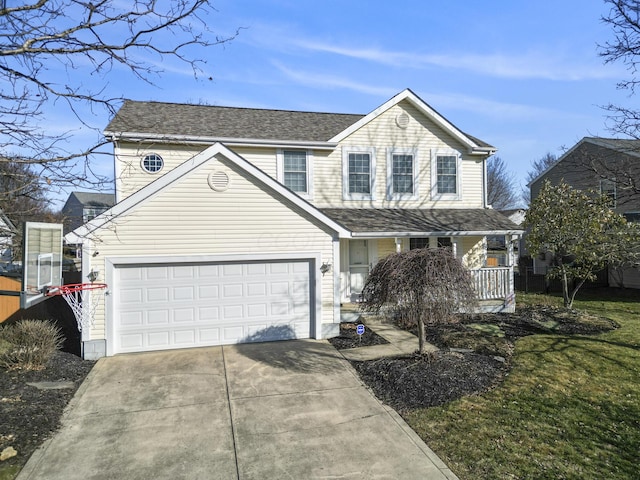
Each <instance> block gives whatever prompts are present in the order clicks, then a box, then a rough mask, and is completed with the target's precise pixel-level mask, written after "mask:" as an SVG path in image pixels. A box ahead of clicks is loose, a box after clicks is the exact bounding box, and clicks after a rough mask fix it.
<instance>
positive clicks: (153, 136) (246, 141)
mask: <svg viewBox="0 0 640 480" xmlns="http://www.w3.org/2000/svg"><path fill="white" fill-rule="evenodd" d="M103 133H104V135H105V137H107V138H109V139H111V140H112V141H113V142H117V141H123V140H124V141H131V142H136V141H140V140H142V141H150V140H152V141H153V142H154V143H170V144H175V143H178V144H187V145H213V144H215V143H224V144H225V145H227V146H233V147H256V146H260V147H271V148H303V149H310V148H313V149H314V150H334V149H335V148H336V146H337V145H338V143H337V142H316V141H302V140H301V141H296V140H277V139H264V140H262V139H256V138H231V137H206V136H198V135H167V134H163V133H140V132H112V131H109V130H105V131H104V132H103Z"/></svg>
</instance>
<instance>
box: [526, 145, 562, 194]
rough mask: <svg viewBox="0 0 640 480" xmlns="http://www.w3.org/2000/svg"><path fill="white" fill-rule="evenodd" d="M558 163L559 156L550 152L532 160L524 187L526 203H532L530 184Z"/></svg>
mask: <svg viewBox="0 0 640 480" xmlns="http://www.w3.org/2000/svg"><path fill="white" fill-rule="evenodd" d="M556 163H558V157H556V156H555V155H554V154H553V153H550V152H547V153H546V154H545V155H544V156H542V157H540V158H539V159H537V160H533V161H532V162H531V170H529V171H528V172H527V178H526V182H527V185H526V186H524V187H523V188H522V200H524V202H525V204H527V205H529V203H531V189H530V188H529V184H530V183H531V182H532V181H534V180H535V179H536V178H538V177H539V176H540V175H541V174H542V173H544V172H545V171H546V170H547V169H548V168H550V167H552V166H554V165H555V164H556Z"/></svg>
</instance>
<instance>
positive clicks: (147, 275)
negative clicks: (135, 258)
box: [114, 261, 311, 353]
mask: <svg viewBox="0 0 640 480" xmlns="http://www.w3.org/2000/svg"><path fill="white" fill-rule="evenodd" d="M309 265H310V264H309V262H308V261H292V262H252V263H246V264H241V263H237V264H235V263H233V264H231V263H228V264H186V265H183V264H179V265H157V266H145V265H137V266H130V267H129V266H127V267H117V268H116V275H115V278H116V288H115V289H114V290H115V291H116V295H115V296H114V303H115V309H114V310H115V314H114V339H115V345H114V350H115V352H116V353H119V352H133V351H145V350H157V349H167V348H184V347H187V346H208V345H220V344H230V343H239V342H247V341H268V340H282V339H288V338H309V337H310V336H311V313H310V312H311V310H310V305H311V293H310V285H311V282H310V280H309V275H310V268H309Z"/></svg>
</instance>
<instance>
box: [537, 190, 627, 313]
mask: <svg viewBox="0 0 640 480" xmlns="http://www.w3.org/2000/svg"><path fill="white" fill-rule="evenodd" d="M610 202H611V200H610V198H608V197H606V196H603V195H599V194H596V193H595V192H585V191H581V190H576V189H574V188H572V187H571V186H569V185H567V184H566V183H564V182H561V183H560V184H559V185H551V183H550V182H549V181H546V182H545V183H544V185H543V186H542V189H541V190H540V194H539V195H538V197H536V198H535V199H534V200H533V201H532V202H531V205H530V207H529V211H528V212H527V216H526V219H525V223H524V226H525V228H526V229H528V230H529V231H528V233H527V236H526V245H527V249H528V250H529V252H531V254H532V255H539V254H547V255H549V254H550V255H551V265H550V267H549V269H548V270H547V278H558V279H560V281H561V283H562V295H563V298H564V306H565V307H566V308H571V307H572V306H573V300H574V299H575V296H576V293H577V292H578V290H579V289H580V288H581V287H582V286H583V285H584V283H585V282H586V281H587V280H594V279H595V277H596V273H597V272H598V271H599V270H602V269H603V268H605V267H606V266H607V264H608V262H609V261H614V260H615V259H618V258H620V257H621V256H623V255H624V253H623V249H624V245H625V241H624V238H625V237H626V236H627V235H628V234H629V233H631V232H632V230H630V229H629V228H628V227H627V222H626V220H625V219H624V217H623V216H621V215H618V214H616V213H615V212H613V210H611V208H610Z"/></svg>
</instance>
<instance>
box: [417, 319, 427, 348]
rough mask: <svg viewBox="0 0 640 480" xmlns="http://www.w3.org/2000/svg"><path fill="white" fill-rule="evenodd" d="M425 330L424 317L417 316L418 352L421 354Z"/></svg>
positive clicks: (424, 340)
mask: <svg viewBox="0 0 640 480" xmlns="http://www.w3.org/2000/svg"><path fill="white" fill-rule="evenodd" d="M426 336H427V335H426V331H425V329H424V319H423V318H422V317H419V318H418V353H420V355H422V354H423V353H424V345H425V343H426Z"/></svg>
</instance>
